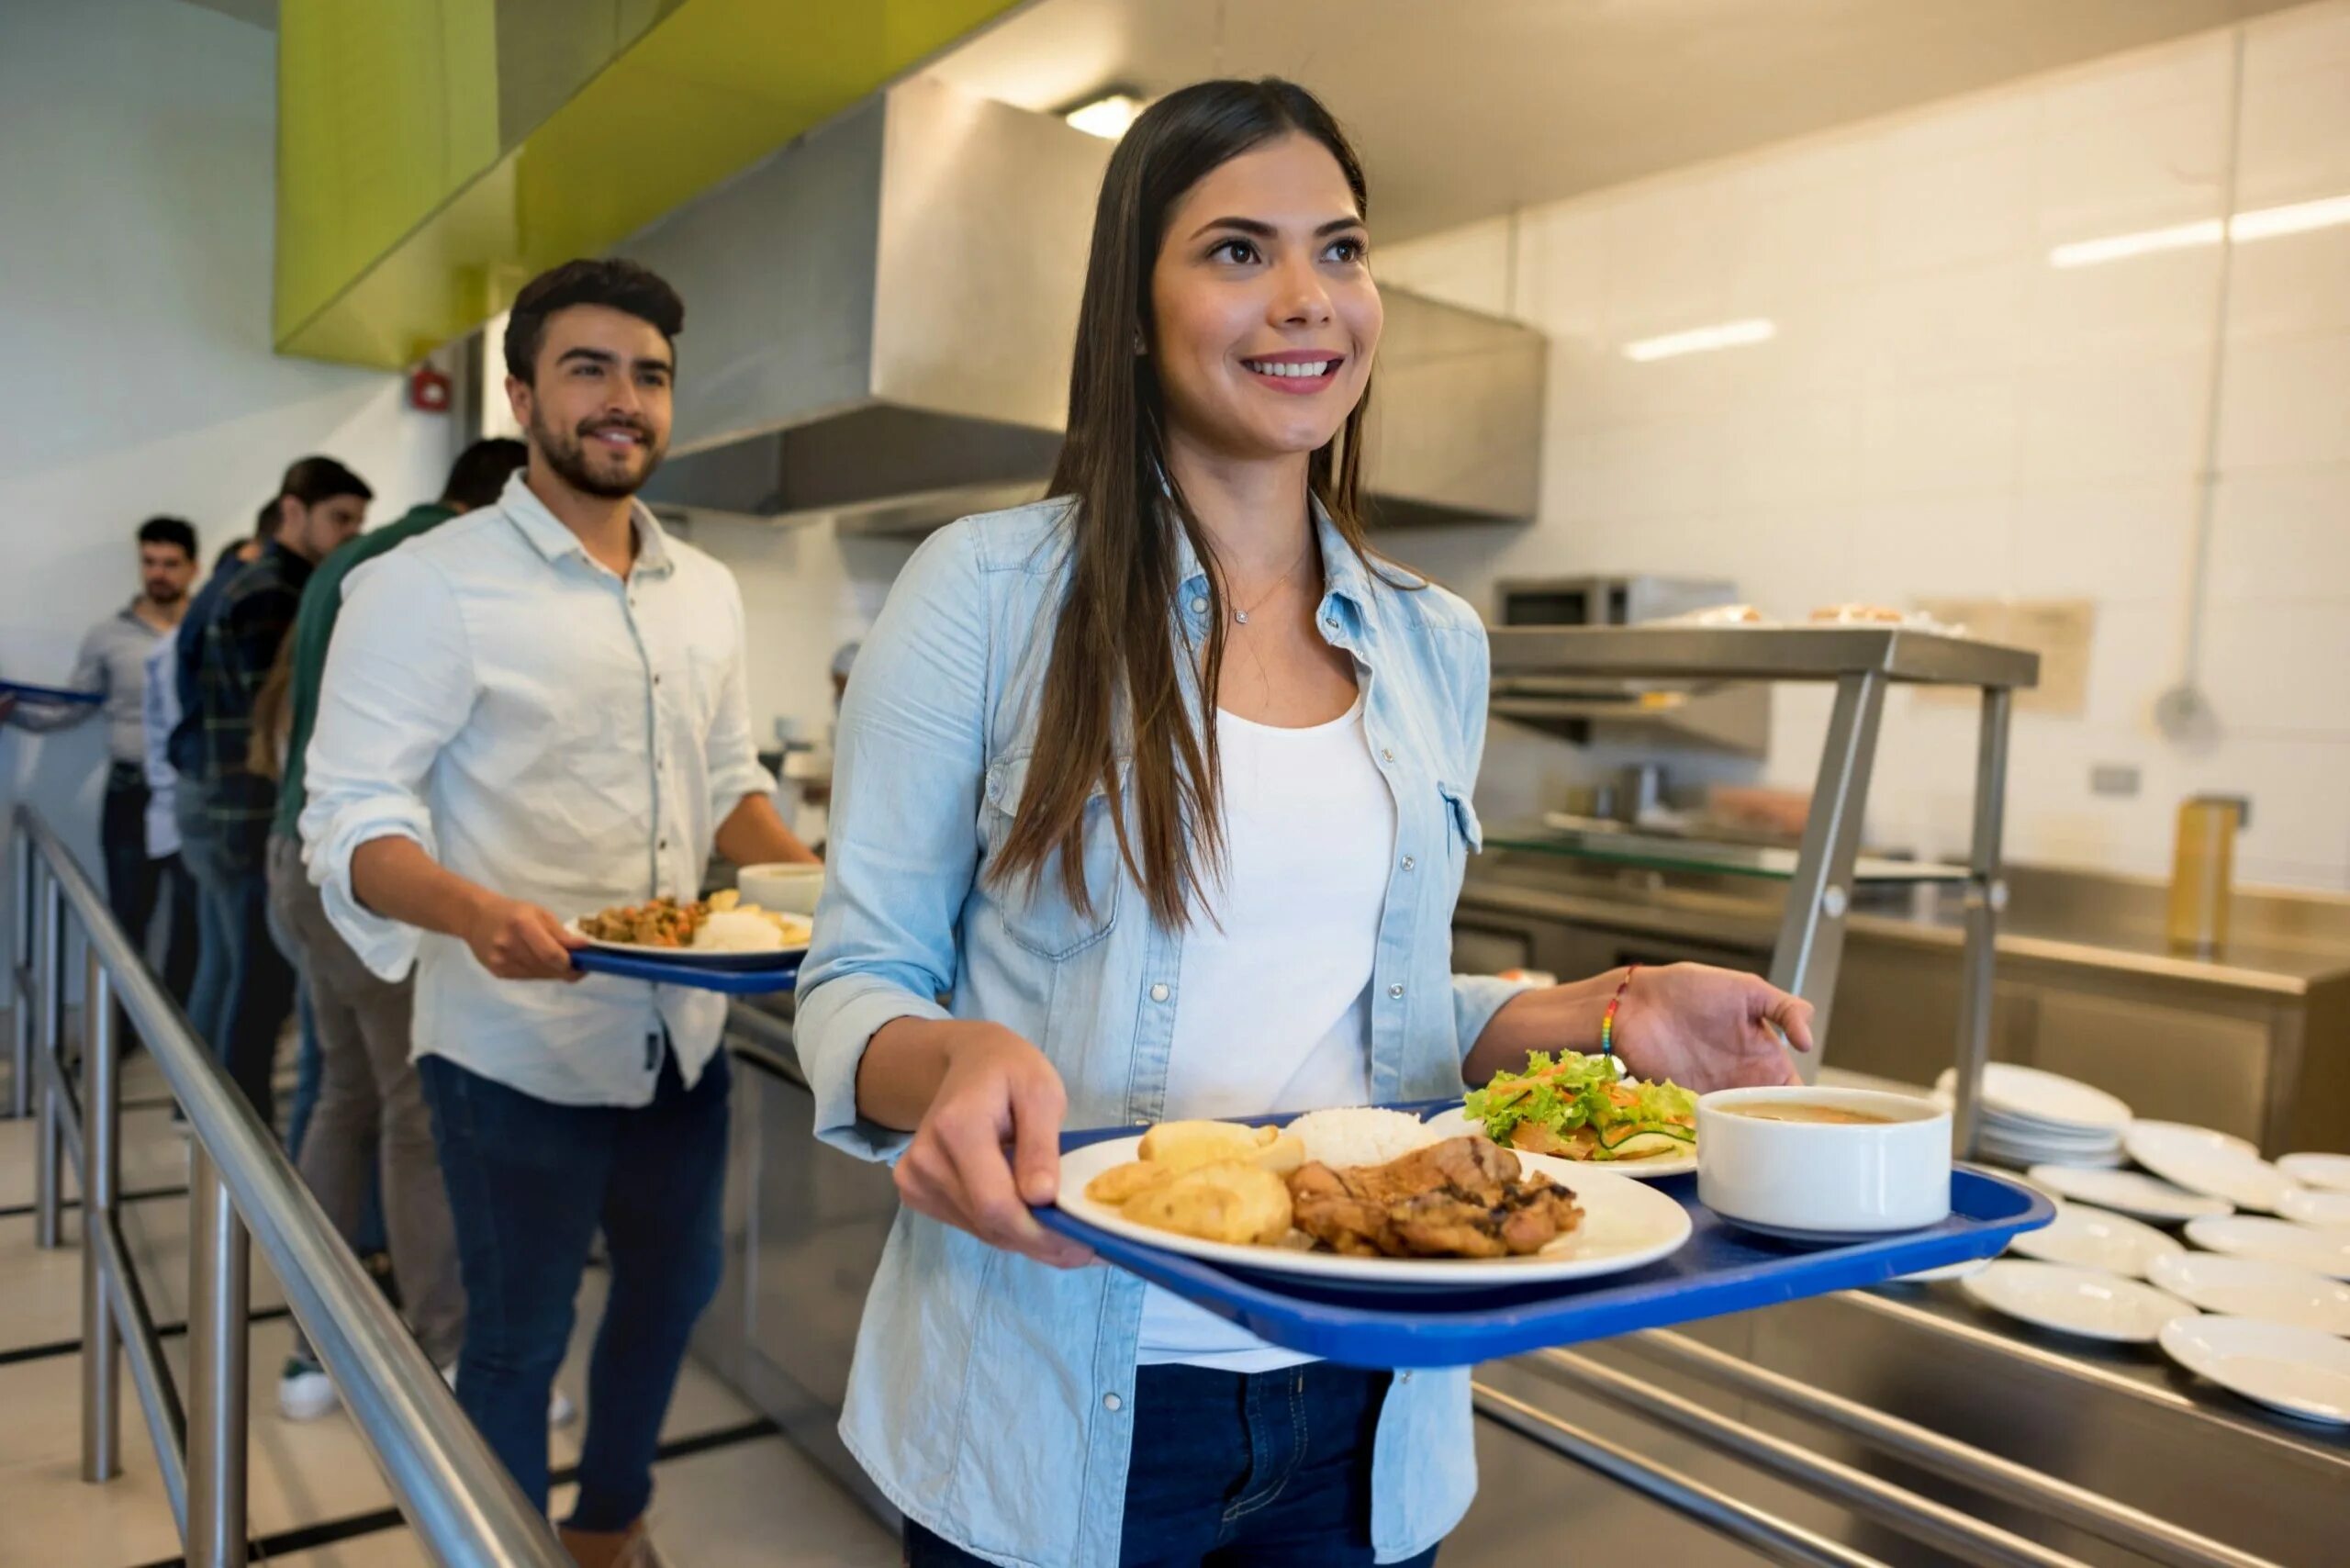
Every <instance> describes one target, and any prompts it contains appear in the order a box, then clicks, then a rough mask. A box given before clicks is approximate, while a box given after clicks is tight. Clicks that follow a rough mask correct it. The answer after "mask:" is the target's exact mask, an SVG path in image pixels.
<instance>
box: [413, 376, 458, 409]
mask: <svg viewBox="0 0 2350 1568" xmlns="http://www.w3.org/2000/svg"><path fill="white" fill-rule="evenodd" d="M450 390H451V388H450V383H449V378H448V377H447V376H446V375H442V373H441V372H439V371H437V370H435V369H433V368H432V367H431V365H429V364H420V365H418V366H417V367H416V368H415V369H414V370H411V371H409V372H408V407H409V408H411V409H422V410H423V411H424V412H425V413H428V414H445V413H447V412H448V411H449V394H450Z"/></svg>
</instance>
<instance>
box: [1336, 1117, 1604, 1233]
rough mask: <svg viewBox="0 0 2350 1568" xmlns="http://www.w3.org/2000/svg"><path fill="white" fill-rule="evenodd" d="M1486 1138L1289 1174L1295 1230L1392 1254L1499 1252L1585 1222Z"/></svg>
mask: <svg viewBox="0 0 2350 1568" xmlns="http://www.w3.org/2000/svg"><path fill="white" fill-rule="evenodd" d="M1520 1171H1521V1167H1520V1166H1519V1164H1518V1162H1517V1157H1516V1155H1513V1154H1511V1153H1510V1152H1509V1151H1508V1150H1506V1149H1504V1148H1498V1147H1496V1146H1495V1145H1494V1142H1493V1140H1492V1139H1490V1138H1487V1137H1483V1136H1482V1135H1476V1136H1472V1137H1457V1138H1448V1139H1446V1140H1445V1141H1444V1142H1442V1143H1438V1144H1432V1145H1430V1146H1429V1147H1428V1148H1423V1149H1417V1150H1415V1151H1414V1152H1413V1153H1411V1154H1407V1155H1405V1156H1404V1158H1403V1159H1396V1160H1391V1161H1389V1162H1388V1163H1387V1164H1385V1165H1373V1166H1360V1167H1356V1168H1354V1169H1351V1170H1332V1169H1331V1168H1329V1167H1328V1166H1326V1165H1320V1164H1309V1165H1307V1166H1305V1167H1304V1168H1303V1169H1301V1170H1298V1171H1297V1172H1296V1173H1295V1174H1294V1175H1292V1176H1291V1178H1290V1197H1291V1201H1292V1206H1293V1208H1294V1210H1295V1221H1296V1224H1297V1226H1298V1228H1299V1229H1301V1230H1303V1231H1304V1232H1305V1233H1306V1234H1307V1235H1309V1236H1311V1237H1313V1238H1315V1240H1317V1241H1319V1242H1321V1243H1322V1244H1323V1245H1325V1246H1326V1247H1328V1248H1330V1249H1332V1250H1333V1251H1337V1252H1344V1253H1351V1254H1354V1255H1356V1256H1385V1257H1396V1258H1412V1257H1436V1258H1505V1257H1511V1256H1516V1255H1519V1254H1523V1253H1527V1252H1535V1251H1539V1250H1540V1249H1542V1248H1544V1247H1546V1246H1548V1245H1550V1242H1552V1241H1554V1240H1556V1239H1557V1238H1559V1237H1561V1236H1563V1235H1565V1234H1566V1233H1567V1232H1569V1231H1571V1230H1572V1229H1573V1228H1574V1227H1575V1226H1576V1225H1578V1224H1579V1223H1581V1221H1582V1218H1583V1211H1582V1210H1581V1209H1580V1208H1578V1207H1577V1206H1576V1204H1575V1201H1574V1196H1573V1194H1572V1193H1569V1192H1567V1191H1566V1190H1565V1189H1564V1188H1562V1187H1560V1186H1558V1185H1556V1184H1554V1183H1553V1182H1550V1179H1549V1178H1547V1177H1544V1176H1541V1175H1535V1176H1531V1177H1527V1176H1523V1175H1521V1174H1520Z"/></svg>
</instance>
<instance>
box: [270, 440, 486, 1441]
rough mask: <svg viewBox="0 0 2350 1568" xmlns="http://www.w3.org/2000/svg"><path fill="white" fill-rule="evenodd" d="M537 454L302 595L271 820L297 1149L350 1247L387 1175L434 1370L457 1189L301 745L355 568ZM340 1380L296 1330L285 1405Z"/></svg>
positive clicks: (338, 558) (471, 475)
mask: <svg viewBox="0 0 2350 1568" xmlns="http://www.w3.org/2000/svg"><path fill="white" fill-rule="evenodd" d="M528 457H529V449H528V448H526V447H525V446H524V445H523V444H522V443H521V442H519V441H509V440H493V441H477V442H474V443H473V445H471V446H469V447H467V448H466V449H465V450H464V453H463V454H460V455H459V456H458V458H457V461H456V463H455V465H453V466H452V467H451V468H450V470H449V481H448V484H447V485H446V486H445V487H443V488H442V494H441V498H440V499H439V500H437V501H432V502H430V503H427V504H425V505H421V506H417V507H413V508H411V509H409V510H408V515H407V516H406V517H403V518H401V519H400V520H399V521H397V522H395V523H392V524H391V525H389V526H388V527H385V528H379V529H375V530H374V531H372V532H368V533H365V534H363V535H361V536H360V537H359V538H357V539H355V540H353V541H352V542H351V543H349V544H347V545H345V546H344V547H343V548H341V550H338V551H336V552H335V553H334V554H332V555H330V556H329V557H328V558H327V559H326V560H325V561H324V562H322V563H321V564H320V565H319V569H318V571H317V572H316V573H315V574H314V575H313V576H312V577H311V578H310V580H309V583H308V585H307V586H306V587H305V588H304V589H303V592H302V606H301V609H300V610H299V611H298V612H297V615H296V617H295V622H294V633H293V652H292V655H291V660H290V664H289V666H288V671H287V673H288V678H289V685H288V689H287V694H286V698H287V708H288V713H289V720H290V726H289V729H288V732H287V735H286V746H285V777H284V778H283V780H282V782H281V783H280V786H279V789H278V796H277V815H276V818H275V820H274V822H273V823H272V824H271V834H270V843H269V897H270V904H271V908H272V910H273V912H274V914H275V916H276V923H277V926H278V929H279V930H281V931H282V932H284V933H285V935H286V936H287V937H288V938H289V939H290V940H291V941H292V942H294V943H295V944H296V945H297V947H298V949H299V951H298V954H297V962H298V963H299V965H300V967H301V970H302V977H303V980H304V983H305V984H306V985H308V988H309V993H310V1002H311V1007H312V1009H313V1011H314V1012H315V1014H316V1015H317V1019H318V1039H319V1099H318V1105H317V1108H316V1109H315V1110H314V1111H312V1112H311V1114H310V1120H309V1125H308V1127H307V1129H306V1130H305V1132H304V1134H303V1137H302V1144H301V1147H300V1148H298V1149H297V1150H296V1151H295V1156H296V1162H297V1165H298V1167H299V1168H300V1170H301V1172H302V1178H303V1180H304V1181H306V1182H308V1183H309V1184H310V1191H311V1192H312V1193H314V1194H315V1195H316V1196H317V1198H318V1200H319V1207H320V1208H322V1209H324V1210H325V1211H326V1213H327V1217H328V1218H329V1219H330V1220H332V1221H333V1222H334V1225H335V1228H336V1229H337V1230H338V1231H339V1232H340V1233H341V1235H342V1237H343V1238H344V1239H345V1240H346V1241H352V1242H353V1243H354V1244H355V1242H356V1240H357V1238H358V1236H359V1232H360V1227H361V1226H362V1224H363V1223H364V1217H365V1214H366V1208H367V1196H368V1189H369V1186H370V1179H371V1178H372V1177H375V1176H376V1175H377V1174H378V1172H380V1181H381V1186H380V1189H379V1190H380V1192H381V1193H382V1196H383V1207H384V1229H385V1235H386V1240H387V1242H388V1243H389V1246H390V1250H391V1254H392V1272H393V1275H394V1277H395V1278H396V1279H397V1281H398V1282H399V1289H400V1299H401V1301H402V1303H403V1304H404V1305H406V1307H407V1309H408V1322H409V1326H410V1327H412V1328H413V1329H414V1330H415V1333H416V1337H417V1340H418V1342H419V1343H420V1345H421V1346H422V1348H423V1350H424V1353H425V1354H426V1355H428V1356H430V1357H431V1359H432V1363H433V1364H434V1365H435V1366H438V1367H442V1368H444V1369H447V1368H453V1367H454V1366H455V1364H456V1360H457V1347H458V1344H459V1342H460V1341H461V1340H462V1339H463V1338H464V1321H465V1301H464V1285H463V1284H462V1283H461V1282H460V1281H459V1278H458V1273H457V1248H456V1238H455V1234H454V1232H453V1229H452V1228H451V1223H450V1218H449V1199H448V1194H447V1193H446V1192H445V1191H443V1189H442V1183H441V1165H440V1160H439V1159H438V1158H437V1156H436V1155H435V1153H434V1151H433V1145H432V1124H431V1117H430V1115H429V1114H428V1113H427V1111H426V1108H425V1103H424V1094H423V1091H422V1090H421V1088H420V1086H419V1085H418V1082H417V1076H416V1069H415V1067H414V1066H413V1065H412V1064H411V1063H410V1062H409V1060H408V1052H409V1044H410V1042H409V1037H408V1036H409V1022H410V1017H411V1014H412V1011H413V1009H412V1001H413V997H412V994H411V993H412V991H413V988H414V985H415V980H414V979H413V977H410V978H408V979H403V980H397V981H391V980H383V979H381V978H379V977H378V976H376V975H375V974H374V973H372V972H371V971H370V970H369V969H368V968H367V967H366V965H364V963H362V962H360V960H359V958H358V956H357V955H356V954H354V953H353V952H352V950H351V947H350V945H349V944H347V943H346V942H344V941H343V939H342V937H341V935H339V934H337V932H336V931H335V929H334V927H333V926H332V925H330V924H328V921H327V916H326V910H325V906H324V905H323V904H322V903H321V902H319V890H318V889H316V888H314V887H312V886H311V885H310V879H309V874H308V871H307V869H306V868H304V866H303V864H302V835H301V828H300V825H299V824H300V823H301V820H302V808H303V806H304V805H305V804H306V803H307V796H306V793H305V791H304V789H303V782H302V778H303V760H304V753H306V752H307V751H308V749H309V745H310V729H311V726H312V725H313V724H315V723H316V722H317V721H318V715H319V682H320V679H321V678H323V676H324V674H325V671H326V664H327V647H328V644H330V642H331V641H332V639H333V637H334V624H335V618H336V617H337V616H338V615H340V614H341V611H342V588H343V584H344V583H345V582H347V581H348V580H349V579H350V577H351V574H352V573H353V572H354V571H356V570H358V569H359V568H360V567H361V566H365V565H366V564H367V563H368V562H370V561H372V560H375V558H376V557H377V556H379V555H382V554H385V553H386V551H390V550H397V549H398V548H399V547H400V546H401V545H402V544H404V543H408V541H409V540H411V539H414V538H416V537H417V536H418V535H419V534H421V533H426V532H431V530H433V529H435V528H438V527H440V526H441V524H442V523H443V522H446V521H449V519H451V518H453V517H455V516H457V515H458V514H459V513H461V512H464V511H470V510H473V509H474V508H476V507H481V506H487V505H489V504H490V503H491V502H493V501H495V500H496V499H497V498H498V492H499V491H500V490H502V489H503V488H504V487H505V486H506V481H507V478H508V476H509V475H511V474H512V473H513V472H514V471H515V470H516V469H518V468H520V467H521V466H522V465H523V464H524V462H525V461H527V459H528ZM335 1402H336V1401H335V1391H334V1384H333V1383H331V1382H330V1381H329V1379H328V1377H327V1374H326V1372H325V1371H324V1370H323V1369H322V1368H320V1366H319V1362H318V1358H317V1357H316V1356H315V1355H314V1354H313V1353H312V1352H311V1350H310V1347H309V1345H308V1342H307V1341H306V1340H305V1339H304V1338H302V1337H301V1335H300V1334H299V1333H298V1332H297V1334H296V1336H295V1346H294V1354H293V1355H292V1356H291V1357H289V1358H288V1359H287V1361H286V1363H285V1372H284V1373H283V1374H282V1375H281V1376H280V1378H279V1379H278V1384H277V1403H278V1408H279V1410H280V1411H281V1412H282V1413H283V1414H284V1415H285V1417H286V1418H287V1419H289V1420H296V1421H307V1420H312V1419H315V1418H317V1417H320V1416H323V1415H325V1414H326V1413H327V1412H329V1411H330V1410H331V1409H333V1408H334V1406H335Z"/></svg>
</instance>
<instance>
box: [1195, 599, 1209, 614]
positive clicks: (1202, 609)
mask: <svg viewBox="0 0 2350 1568" xmlns="http://www.w3.org/2000/svg"><path fill="white" fill-rule="evenodd" d="M1207 612H1208V601H1207V600H1206V599H1193V600H1192V614H1194V615H1205V614H1206V613H1207Z"/></svg>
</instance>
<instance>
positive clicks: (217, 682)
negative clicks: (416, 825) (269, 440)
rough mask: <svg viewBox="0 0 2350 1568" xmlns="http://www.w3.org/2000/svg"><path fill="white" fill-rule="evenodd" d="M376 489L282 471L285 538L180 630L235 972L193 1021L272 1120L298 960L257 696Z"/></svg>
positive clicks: (348, 478) (320, 474)
mask: <svg viewBox="0 0 2350 1568" xmlns="http://www.w3.org/2000/svg"><path fill="white" fill-rule="evenodd" d="M374 495H375V492H374V491H372V490H370V489H369V488H368V487H367V485H366V482H365V481H364V480H363V479H361V478H360V477H359V476H358V475H356V474H353V472H352V471H351V470H350V469H348V468H346V467H344V466H343V465H341V464H340V463H338V462H336V461H335V460H334V459H333V458H331V457H305V458H303V459H302V460H301V461H300V462H298V463H297V464H295V465H293V466H292V467H291V468H288V469H287V470H286V471H285V483H284V486H283V487H282V491H281V494H280V497H279V501H278V507H279V521H278V529H277V536H276V537H275V538H274V539H273V540H271V541H270V542H269V543H267V544H265V545H264V546H263V548H262V553H261V554H260V556H259V557H258V558H257V559H255V560H254V561H253V563H252V565H251V566H247V567H245V568H244V570H242V571H241V572H239V573H238V574H237V575H236V577H233V578H231V579H230V580H229V582H228V583H227V584H226V585H225V586H224V587H223V588H222V590H221V593H220V597H219V599H218V601H217V602H216V603H215V604H214V605H213V606H212V609H211V613H210V614H209V615H208V616H207V618H206V619H205V621H204V623H203V624H202V625H200V626H191V627H188V628H186V629H184V630H183V632H182V633H181V635H182V636H188V635H194V636H196V637H197V638H199V639H201V641H200V643H199V644H198V655H197V664H196V707H195V709H194V711H191V712H190V713H189V714H188V715H187V719H188V722H193V723H194V724H195V725H196V737H197V741H198V745H197V746H196V751H195V755H196V766H197V768H198V770H199V771H200V773H201V776H202V778H203V780H204V789H205V793H206V812H207V818H208V825H209V827H210V830H211V831H210V834H209V837H210V839H211V844H210V845H209V846H208V853H207V854H206V855H205V856H204V857H203V858H202V860H201V861H200V862H196V863H192V864H191V866H190V869H191V870H192V871H194V872H195V874H196V886H197V888H198V889H199V890H200V891H201V893H202V895H203V896H204V897H205V898H206V899H207V900H210V901H212V902H213V904H214V907H215V910H216V911H217V913H218V929H220V930H222V931H224V932H225V933H226V935H227V947H228V954H227V958H228V963H229V974H228V982H227V985H226V986H225V988H224V990H223V992H222V996H221V1000H220V1002H219V1009H218V1014H216V1015H215V1017H214V1018H212V1019H210V1020H206V1019H201V1018H199V1019H196V1021H195V1022H196V1025H197V1027H198V1028H200V1029H204V1030H205V1031H206V1036H207V1038H208V1039H209V1040H210V1041H211V1043H212V1048H213V1050H214V1051H215V1052H216V1053H218V1056H219V1057H220V1059H221V1061H222V1063H223V1064H224V1065H225V1066H226V1067H227V1068H228V1069H229V1076H230V1077H232V1078H234V1079H235V1080H236V1081H237V1083H238V1086H239V1087H240V1088H241V1089H243V1090H244V1092H245V1095H246V1097H247V1098H248V1099H250V1100H251V1101H252V1103H253V1108H254V1109H255V1110H256V1111H258V1112H260V1113H261V1116H262V1119H263V1121H268V1120H269V1119H270V1114H271V1109H272V1107H271V1103H270V1082H269V1081H270V1070H271V1065H272V1062H273V1059H274V1057H275V1055H276V1047H277V1032H278V1030H279V1029H280V1028H281V1027H282V1026H283V1025H285V1018H286V1014H288V1013H290V1012H291V1011H292V1010H293V1006H294V988H295V975H294V969H293V966H292V965H291V964H290V963H288V962H287V961H286V958H285V954H284V953H283V952H281V951H279V949H278V946H277V944H276V943H275V942H274V941H273V940H272V939H271V936H270V932H269V914H268V911H269V875H268V855H269V828H270V822H271V819H272V818H273V817H274V816H275V814H276V812H277V786H276V784H275V783H274V781H273V780H271V779H270V778H266V777H264V776H263V775H262V774H259V773H255V772H254V771H253V770H252V767H251V766H250V757H251V754H252V740H253V699H254V698H255V697H256V696H257V695H258V694H259V693H260V691H261V689H262V684H263V681H265V680H267V679H268V678H269V672H270V668H271V666H273V665H274V664H275V663H276V662H277V652H278V649H279V647H280V646H281V645H282V644H284V643H285V638H286V635H287V633H290V632H291V631H292V630H293V628H294V615H295V611H296V610H297V609H299V608H300V605H301V602H302V586H303V584H305V583H307V582H308V581H309V577H310V572H311V570H312V568H314V567H315V566H317V565H318V564H319V562H320V561H322V560H324V559H325V558H326V556H327V554H328V553H329V552H330V551H332V550H333V549H334V548H335V547H336V546H338V545H340V544H341V543H344V542H345V541H347V540H349V539H351V538H352V537H353V536H354V535H355V534H357V533H358V532H359V530H360V527H361V526H362V525H363V524H364V522H365V521H367V503H368V501H369V500H370V499H371V498H373V497H374Z"/></svg>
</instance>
